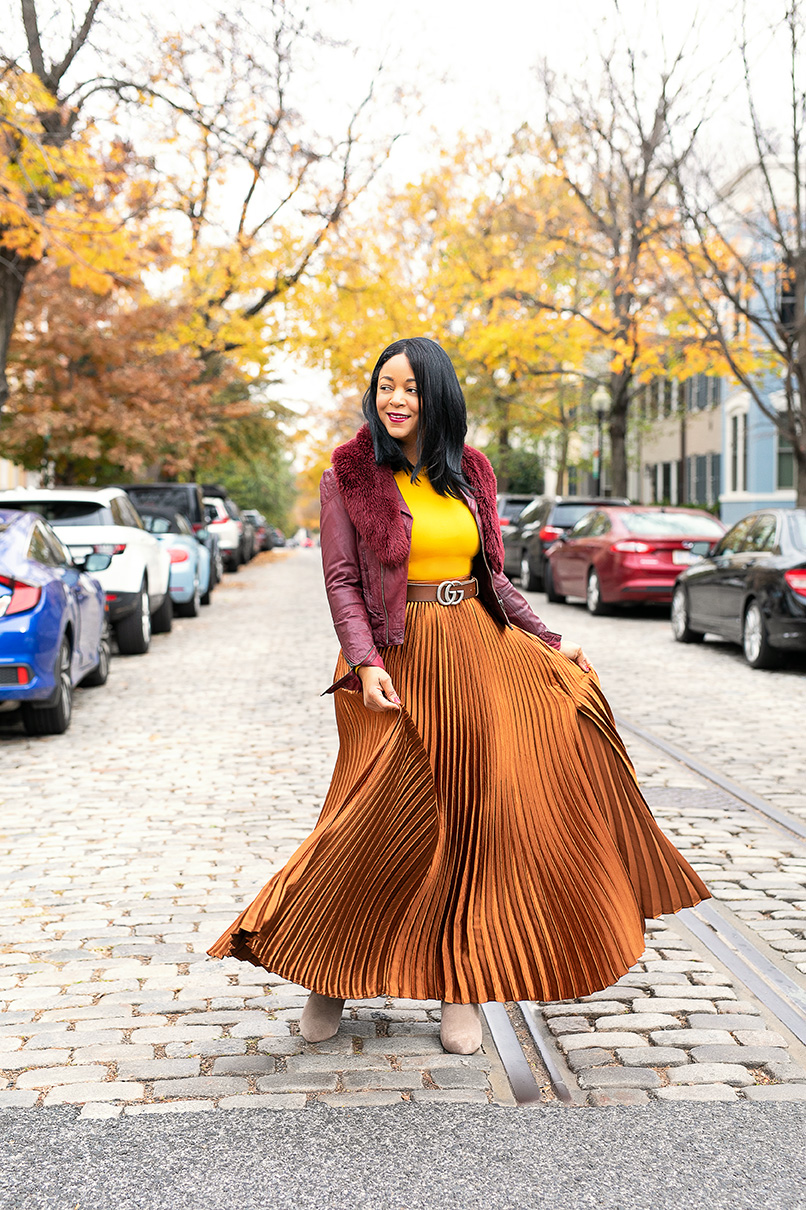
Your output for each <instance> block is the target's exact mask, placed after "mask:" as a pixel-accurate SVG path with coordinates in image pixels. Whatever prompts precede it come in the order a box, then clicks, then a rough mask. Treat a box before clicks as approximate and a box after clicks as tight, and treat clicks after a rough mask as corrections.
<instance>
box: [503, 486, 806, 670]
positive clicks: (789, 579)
mask: <svg viewBox="0 0 806 1210" xmlns="http://www.w3.org/2000/svg"><path fill="white" fill-rule="evenodd" d="M501 512H502V510H501V508H500V506H499V514H501ZM499 519H501V518H499ZM502 537H503V541H504V570H505V571H506V573H507V574H508V575H509V576H510V577H511V578H513V579H516V578H517V579H519V580H520V584H521V586H522V587H523V588H525V589H527V590H530V591H534V590H536V589H539V588H543V589H544V590H545V593H546V596H547V597H548V599H549V600H550V601H554V602H560V603H562V602H564V601H565V599H566V597H577V598H582V599H583V600H584V601H585V604H586V606H587V608H588V610H589V612H590V613H592V614H605V613H610V612H612V611H613V609H614V608H616V607H617V606H620V605H625V604H638V603H647V602H656V603H663V604H666V603H671V606H672V609H671V617H672V633H673V635H674V638H675V639H676V640H677V641H678V642H681V643H694V642H701V641H702V640H703V638H704V637H705V635H706V634H707V633H708V634H715V635H719V636H720V637H722V638H724V639H727V640H728V641H730V642H733V643H739V644H740V645H741V646H742V648H743V651H744V655H745V658H746V659H747V661H748V663H749V664H750V665H751V666H752V667H754V668H772V667H775V666H776V665H778V664H779V663H780V662H781V659H782V657H783V653H784V652H785V651H795V650H798V651H806V510H804V509H764V510H762V511H759V512H754V513H751V514H750V515H749V516H747V517H744V518H743V519H742V520H741V521H739V522H738V523H737V524H736V525H734V526H733V527H732V528H731V529H730V530H728V531H727V532H726V527H725V526H724V525H723V523H722V522H721V521H719V520H718V519H717V518H716V517H714V516H712V515H711V514H710V513H708V512H705V511H703V510H699V509H689V508H667V507H664V506H656V505H631V504H630V503H629V501H627V500H613V499H609V498H608V499H595V498H590V497H534V498H532V499H531V500H530V501H529V503H528V504H527V505H526V507H525V508H524V509H523V510H522V512H521V513H520V514H519V515H518V516H517V517H516V518H515V519H514V520H512V519H508V520H507V519H503V520H502Z"/></svg>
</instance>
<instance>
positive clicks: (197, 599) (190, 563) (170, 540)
mask: <svg viewBox="0 0 806 1210" xmlns="http://www.w3.org/2000/svg"><path fill="white" fill-rule="evenodd" d="M140 516H141V517H142V519H143V525H145V527H146V529H147V530H148V532H149V533H150V534H154V536H155V537H156V538H158V539H159V541H160V542H162V543H163V545H164V546H165V547H166V549H167V551H168V555H169V556H170V560H171V577H170V583H169V591H170V594H171V601H172V602H173V608H174V613H176V614H179V616H180V617H185V618H196V617H198V616H199V613H200V612H201V606H202V605H209V604H210V601H211V599H212V595H211V594H212V591H213V585H212V582H211V579H212V577H211V572H212V560H211V559H210V552H209V550H208V549H207V547H206V546H205V545H204V544H203V543H202V542H200V541H199V539H198V536H197V535H196V534H194V532H193V529H192V526H191V524H190V522H189V521H188V519H187V517H184V516H183V515H182V513H175V512H173V511H172V510H171V509H157V508H149V509H146V508H143V510H142V511H141V513H140Z"/></svg>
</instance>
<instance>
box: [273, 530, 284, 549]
mask: <svg viewBox="0 0 806 1210" xmlns="http://www.w3.org/2000/svg"><path fill="white" fill-rule="evenodd" d="M269 530H270V532H271V534H272V536H273V537H272V549H274V547H275V546H285V545H286V536H285V534H284V533H283V531H282V530H281V529H278V528H277V526H276V525H270V526H269Z"/></svg>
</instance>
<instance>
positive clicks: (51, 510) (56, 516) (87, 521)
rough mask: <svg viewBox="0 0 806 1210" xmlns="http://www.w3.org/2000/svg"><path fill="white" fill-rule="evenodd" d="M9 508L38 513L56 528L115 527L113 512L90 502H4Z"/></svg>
mask: <svg viewBox="0 0 806 1210" xmlns="http://www.w3.org/2000/svg"><path fill="white" fill-rule="evenodd" d="M3 503H4V504H5V505H6V506H7V507H8V508H19V509H20V510H21V511H22V512H25V513H37V514H38V516H40V517H44V518H45V520H46V521H48V522H49V523H50V524H51V525H52V526H53V527H54V528H56V527H58V526H59V525H114V521H113V519H112V513H111V511H110V510H109V509H108V508H106V507H104V506H103V505H100V504H95V503H93V502H92V501H88V500H19V501H11V500H8V501H3Z"/></svg>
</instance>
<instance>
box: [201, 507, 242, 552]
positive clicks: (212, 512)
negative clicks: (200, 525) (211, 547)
mask: <svg viewBox="0 0 806 1210" xmlns="http://www.w3.org/2000/svg"><path fill="white" fill-rule="evenodd" d="M204 511H205V513H206V514H207V524H208V526H209V528H210V533H211V534H215V536H216V537H217V538H218V548H219V550H220V551H221V554H222V556H223V559H224V563H225V565H226V568H227V571H237V570H238V568H239V567H240V565H241V563H243V562H244V555H243V521H239V520H238V519H237V518H236V517H232V516H230V513H229V510H228V509H227V505H226V503H225V501H224V500H223V499H222V498H221V497H220V496H205V497H204Z"/></svg>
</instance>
